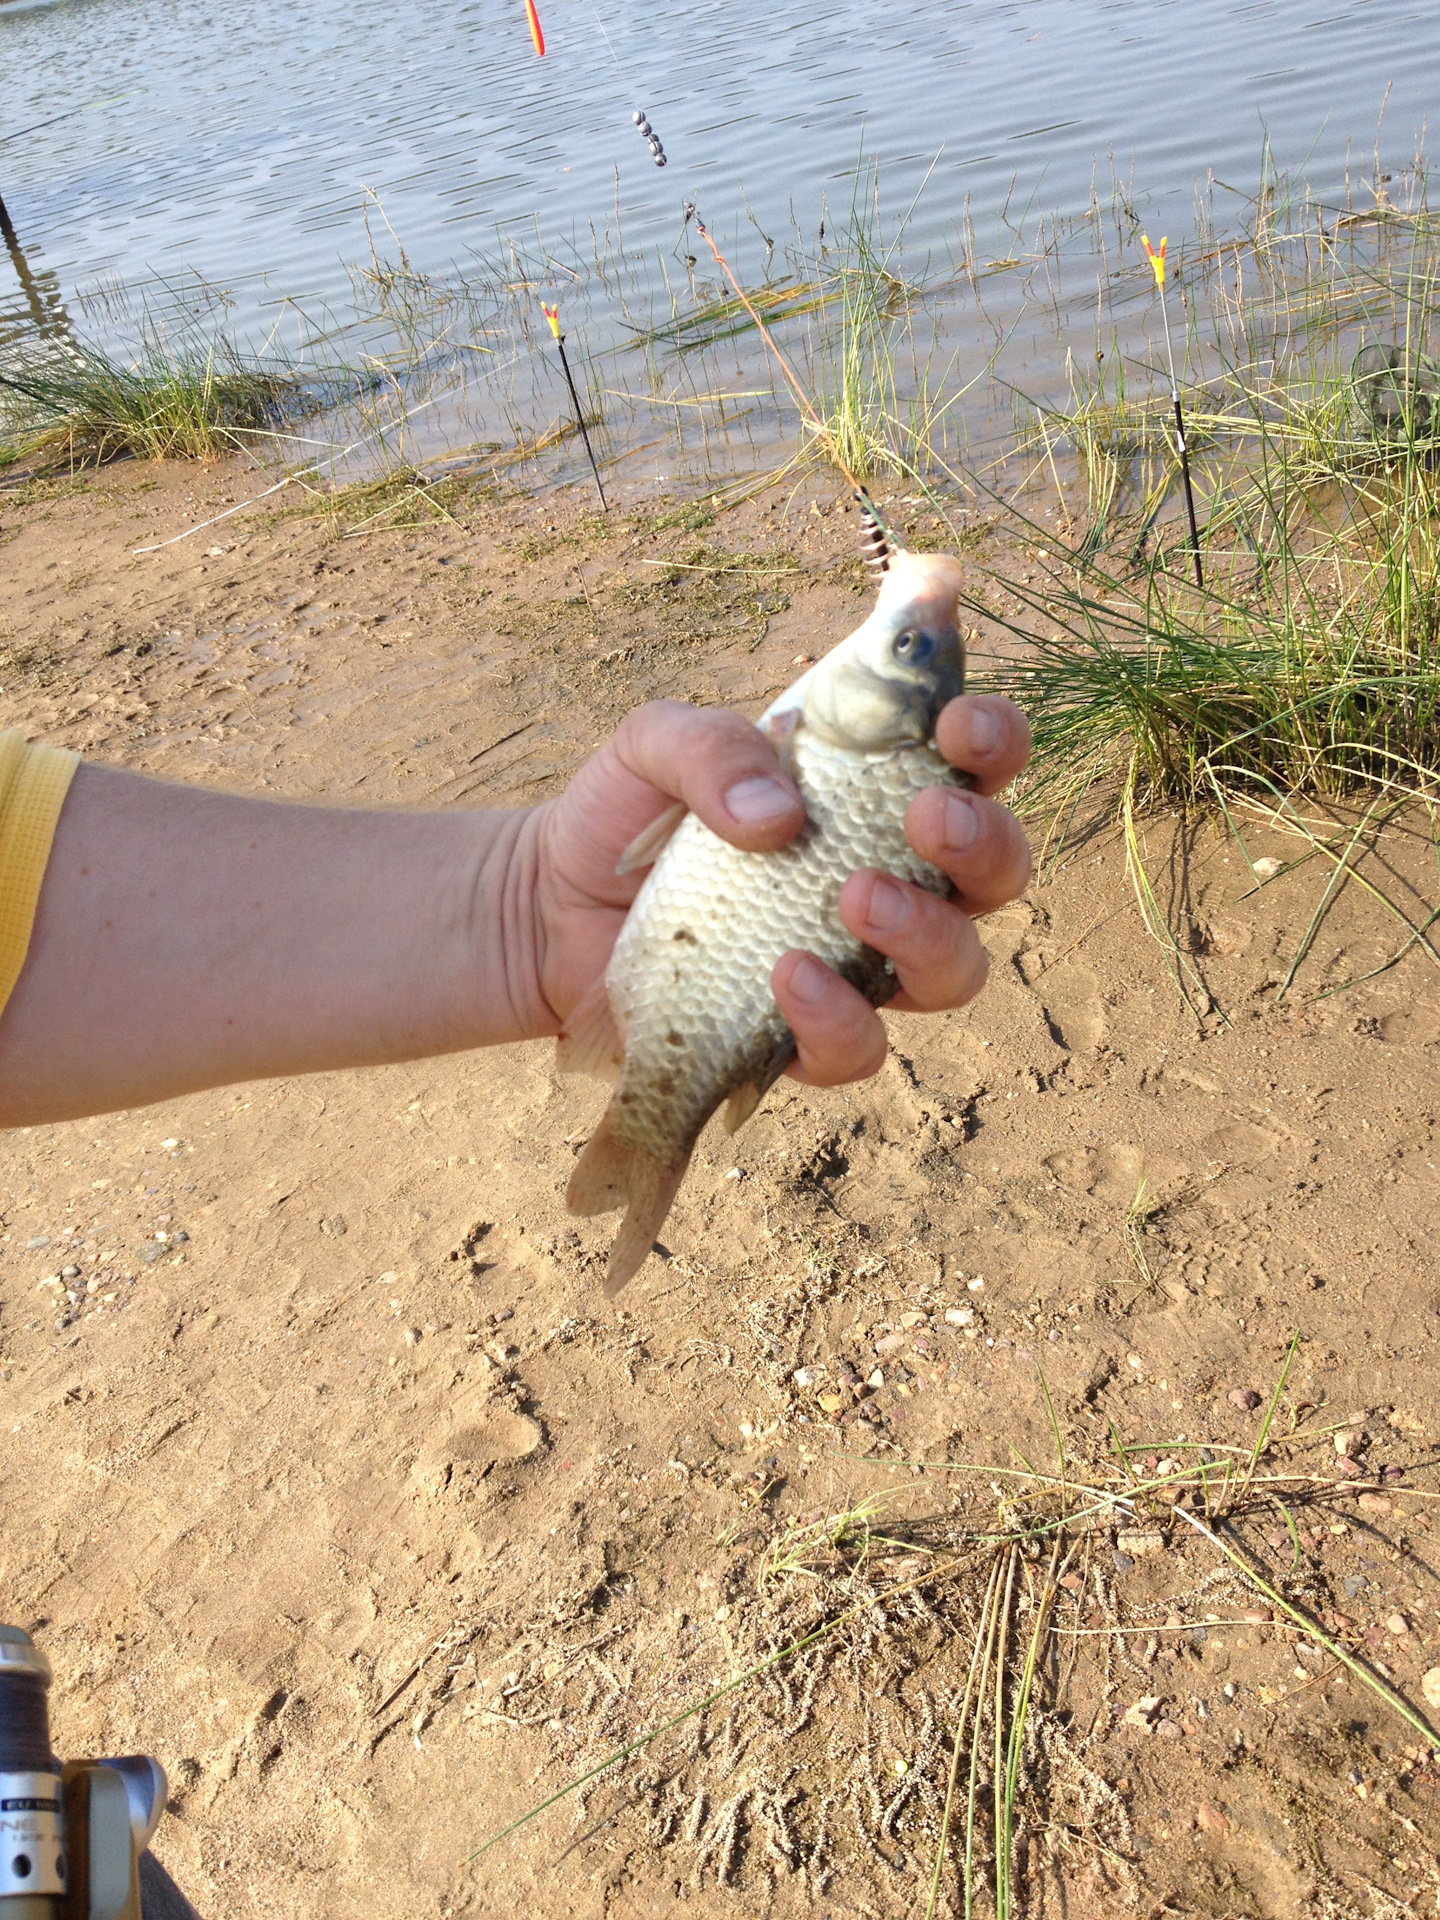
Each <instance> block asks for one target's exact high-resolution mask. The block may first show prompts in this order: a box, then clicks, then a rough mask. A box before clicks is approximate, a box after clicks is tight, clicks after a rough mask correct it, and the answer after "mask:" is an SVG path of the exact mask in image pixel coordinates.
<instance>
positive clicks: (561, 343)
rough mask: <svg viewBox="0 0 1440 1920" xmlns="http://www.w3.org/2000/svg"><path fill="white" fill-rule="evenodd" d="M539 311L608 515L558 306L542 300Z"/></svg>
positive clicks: (597, 489) (601, 502)
mask: <svg viewBox="0 0 1440 1920" xmlns="http://www.w3.org/2000/svg"><path fill="white" fill-rule="evenodd" d="M540 311H541V312H542V313H543V314H544V315H545V318H546V319H547V320H548V321H549V322H550V331H551V333H553V334H554V336H555V345H556V346H557V347H558V348H559V350H560V365H561V368H562V369H563V370H564V374H565V384H566V386H567V387H569V389H570V398H571V401H572V402H573V403H574V407H575V424H576V426H577V427H579V429H580V438H581V439H582V440H583V441H584V442H585V451H586V453H587V454H588V455H589V456H590V471H591V472H592V473H593V474H594V476H595V491H596V492H597V493H598V494H599V496H600V505H601V506H602V508H603V509H604V510H605V512H606V513H609V511H610V502H609V501H608V500H607V499H606V498H605V489H604V487H602V486H601V484H600V464H599V462H598V461H597V460H596V458H595V449H594V448H593V447H592V446H591V444H590V436H589V434H588V433H587V432H586V431H585V410H584V408H583V407H582V406H581V405H580V395H579V393H578V392H577V391H576V389H575V377H574V375H573V374H572V373H571V371H570V362H569V361H568V360H567V359H566V357H565V336H564V334H563V333H561V331H560V309H559V307H558V305H557V306H553V307H551V306H547V305H546V303H545V302H544V301H543V300H542V301H541V302H540Z"/></svg>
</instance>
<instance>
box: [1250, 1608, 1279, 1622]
mask: <svg viewBox="0 0 1440 1920" xmlns="http://www.w3.org/2000/svg"><path fill="white" fill-rule="evenodd" d="M1245 1618H1246V1619H1247V1620H1248V1621H1250V1622H1251V1623H1252V1625H1257V1626H1258V1625H1260V1624H1261V1623H1262V1622H1265V1621H1269V1620H1273V1619H1274V1618H1275V1615H1274V1612H1273V1611H1272V1610H1271V1608H1269V1607H1247V1608H1246V1609H1245Z"/></svg>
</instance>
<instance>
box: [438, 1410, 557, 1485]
mask: <svg viewBox="0 0 1440 1920" xmlns="http://www.w3.org/2000/svg"><path fill="white" fill-rule="evenodd" d="M544 1438H545V1436H544V1433H543V1432H542V1430H541V1428H540V1425H539V1422H538V1421H535V1420H532V1419H531V1418H530V1417H529V1415H528V1414H523V1413H519V1412H517V1411H516V1410H515V1409H514V1408H513V1407H504V1406H493V1405H490V1404H488V1399H487V1395H486V1392H485V1390H484V1389H483V1388H480V1389H472V1390H471V1391H470V1392H469V1393H466V1394H462V1395H461V1397H460V1398H459V1399H458V1400H457V1401H456V1402H455V1405H454V1406H453V1407H452V1408H451V1410H450V1413H449V1416H448V1418H446V1420H445V1422H444V1428H443V1431H442V1432H441V1433H440V1434H438V1435H437V1436H436V1437H435V1438H434V1439H432V1440H431V1441H430V1442H429V1444H428V1445H427V1446H426V1447H425V1449H424V1450H423V1452H422V1453H421V1455H420V1458H419V1459H418V1460H417V1461H416V1463H415V1478H416V1479H417V1480H418V1481H419V1482H420V1484H421V1486H423V1487H424V1488H425V1489H426V1490H427V1491H428V1492H431V1493H439V1492H441V1491H443V1489H444V1488H445V1487H446V1486H448V1485H449V1484H450V1481H451V1477H452V1475H453V1474H455V1473H456V1472H457V1471H458V1472H462V1473H463V1472H467V1471H468V1473H470V1474H471V1475H474V1474H479V1473H483V1472H484V1471H485V1470H486V1469H487V1468H489V1467H494V1466H501V1465H505V1464H507V1463H510V1462H513V1461H516V1460H527V1459H528V1458H529V1457H530V1455H531V1454H532V1453H535V1452H536V1451H537V1450H538V1449H539V1447H540V1445H541V1442H542V1441H543V1440H544Z"/></svg>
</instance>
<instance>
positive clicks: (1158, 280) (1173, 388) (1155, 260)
mask: <svg viewBox="0 0 1440 1920" xmlns="http://www.w3.org/2000/svg"><path fill="white" fill-rule="evenodd" d="M1140 238H1141V240H1142V241H1143V242H1144V246H1145V251H1146V253H1147V254H1149V256H1150V265H1151V267H1152V268H1153V269H1154V273H1155V287H1156V291H1157V292H1158V293H1159V295H1160V318H1161V321H1162V322H1163V324H1164V327H1165V359H1166V363H1167V365H1168V366H1169V369H1170V404H1171V406H1172V407H1173V408H1174V409H1175V451H1176V453H1178V454H1179V456H1180V481H1181V484H1182V486H1183V487H1184V489H1185V513H1186V516H1187V518H1188V519H1189V522H1190V553H1191V556H1192V558H1193V559H1194V562H1195V584H1196V586H1197V587H1198V588H1199V589H1200V591H1201V592H1202V593H1203V592H1204V591H1205V574H1204V570H1203V568H1202V567H1201V564H1200V528H1199V526H1198V524H1197V523H1196V519H1195V489H1194V488H1193V487H1192V486H1191V484H1190V448H1189V445H1188V443H1187V441H1186V439H1185V414H1184V411H1183V409H1182V408H1181V405H1180V382H1179V381H1178V380H1177V379H1176V378H1175V348H1174V346H1173V345H1172V344H1171V340H1170V309H1169V307H1168V306H1167V305H1166V301H1165V242H1164V241H1163V240H1162V241H1161V242H1160V250H1159V252H1158V253H1157V252H1156V250H1155V248H1154V247H1152V246H1151V244H1150V241H1149V239H1148V237H1147V236H1146V235H1145V234H1143V233H1142V234H1141V236H1140Z"/></svg>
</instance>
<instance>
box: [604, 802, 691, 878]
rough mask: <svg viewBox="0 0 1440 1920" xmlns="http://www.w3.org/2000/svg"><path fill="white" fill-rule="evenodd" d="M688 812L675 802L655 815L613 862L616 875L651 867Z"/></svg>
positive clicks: (679, 803) (683, 805)
mask: <svg viewBox="0 0 1440 1920" xmlns="http://www.w3.org/2000/svg"><path fill="white" fill-rule="evenodd" d="M689 811H690V809H689V808H688V807H687V806H686V804H685V802H684V801H683V800H675V801H673V802H672V803H671V804H670V805H669V806H668V807H666V809H665V811H664V812H663V813H661V814H657V815H656V817H655V818H654V819H653V820H652V821H651V822H650V824H649V826H648V827H642V828H641V829H640V831H639V833H637V834H636V836H635V838H634V839H633V840H632V841H631V842H630V844H629V846H628V847H626V849H625V851H624V852H623V853H622V854H621V856H620V858H619V859H618V860H617V861H616V862H615V871H616V873H617V874H623V873H638V872H639V870H640V868H641V867H653V866H654V864H655V862H656V861H657V860H658V859H659V858H660V856H661V854H662V853H663V852H664V851H665V848H666V846H667V845H668V844H669V840H670V836H671V834H672V833H674V831H675V829H676V828H677V827H678V826H679V824H680V822H681V821H682V820H683V819H684V818H685V816H686V814H687V813H688V812H689Z"/></svg>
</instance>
